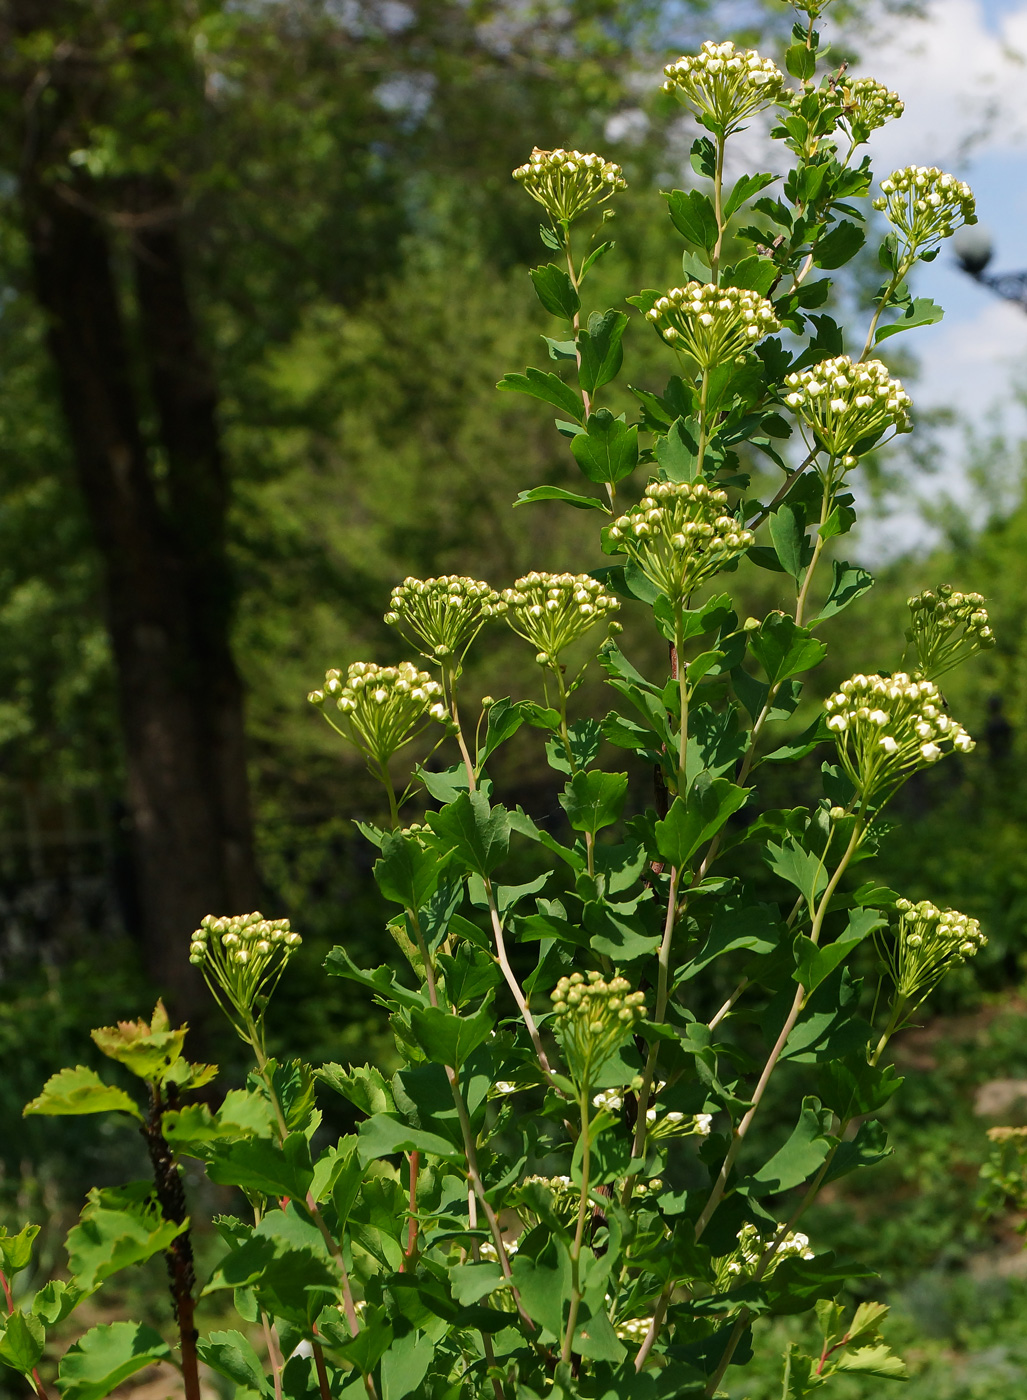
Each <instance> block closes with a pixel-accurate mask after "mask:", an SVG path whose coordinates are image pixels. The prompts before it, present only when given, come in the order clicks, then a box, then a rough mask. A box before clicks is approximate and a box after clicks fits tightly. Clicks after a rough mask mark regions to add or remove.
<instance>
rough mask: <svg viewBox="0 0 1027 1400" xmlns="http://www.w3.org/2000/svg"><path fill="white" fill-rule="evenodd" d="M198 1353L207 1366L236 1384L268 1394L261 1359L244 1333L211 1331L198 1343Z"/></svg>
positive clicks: (244, 1388)
mask: <svg viewBox="0 0 1027 1400" xmlns="http://www.w3.org/2000/svg"><path fill="white" fill-rule="evenodd" d="M196 1351H197V1354H198V1355H199V1358H200V1360H201V1361H202V1362H203V1364H204V1365H205V1366H209V1367H210V1369H211V1370H212V1371H216V1372H217V1374H218V1375H219V1376H224V1378H225V1379H226V1380H229V1381H231V1382H232V1383H233V1384H234V1385H237V1386H240V1387H241V1388H242V1389H243V1390H256V1391H257V1392H258V1393H260V1394H267V1393H268V1390H269V1388H270V1387H269V1385H268V1381H267V1378H266V1377H265V1375H264V1368H263V1366H262V1365H261V1362H260V1357H259V1356H258V1355H257V1353H256V1352H255V1351H254V1349H253V1347H252V1346H251V1345H250V1343H249V1342H248V1341H247V1340H246V1338H245V1337H244V1336H243V1334H242V1333H241V1332H210V1333H208V1335H207V1336H206V1337H201V1338H200V1340H199V1341H198V1342H197V1344H196Z"/></svg>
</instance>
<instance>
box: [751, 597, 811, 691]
mask: <svg viewBox="0 0 1027 1400" xmlns="http://www.w3.org/2000/svg"><path fill="white" fill-rule="evenodd" d="M748 640H749V650H750V651H751V652H752V654H753V656H754V657H755V658H756V660H757V661H758V662H759V664H760V666H761V667H762V668H763V672H764V674H765V675H766V678H767V681H768V683H769V684H771V685H776V684H777V683H778V682H779V681H783V680H787V679H788V677H789V676H796V675H799V674H801V672H803V671H808V670H810V669H811V668H812V667H814V666H819V665H820V663H821V661H823V659H824V657H825V655H826V654H827V647H826V646H825V644H824V643H823V642H821V641H819V640H818V639H817V638H816V637H814V636H813V634H812V633H811V632H810V631H809V629H808V628H806V627H799V626H797V625H796V624H795V622H793V621H792V619H791V618H790V617H788V616H787V615H786V614H785V613H782V612H772V613H768V614H767V616H766V617H765V618H764V619H763V621H762V622H761V623H760V625H759V627H758V628H756V630H755V631H754V632H750V633H749V634H748Z"/></svg>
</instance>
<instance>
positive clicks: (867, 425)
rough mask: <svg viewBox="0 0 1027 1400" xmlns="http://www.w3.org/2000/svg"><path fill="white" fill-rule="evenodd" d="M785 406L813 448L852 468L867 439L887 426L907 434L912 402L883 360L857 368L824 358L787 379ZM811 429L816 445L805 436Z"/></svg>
mask: <svg viewBox="0 0 1027 1400" xmlns="http://www.w3.org/2000/svg"><path fill="white" fill-rule="evenodd" d="M785 388H786V389H787V393H786V394H785V403H786V404H787V405H788V407H789V408H790V409H793V410H794V412H795V414H796V416H797V417H798V419H799V421H800V423H801V424H802V427H803V436H804V437H805V438H806V442H807V444H808V446H809V447H810V448H813V447H815V446H817V445H819V446H821V447H823V448H825V449H826V451H828V452H829V453H830V454H831V457H832V458H835V459H840V460H841V463H842V466H845V467H853V466H855V465H856V458H855V457H854V456H852V455H851V454H852V452H853V450H854V448H856V447H857V445H858V444H859V443H860V442H862V441H863V439H864V438H875V439H876V438H877V437H879V436H880V434H881V433H883V432H884V431H885V430H886V429H888V428H893V429H894V430H895V432H896V433H906V432H909V430H910V427H911V424H910V421H909V412H908V410H909V406H910V403H911V402H912V401H911V399H910V397H909V395H908V394H907V393H906V391H905V389H903V387H902V385H901V384H900V383H899V381H898V380H897V379H892V377H891V375H890V374H889V373H888V371H887V369H886V368H885V366H884V365H883V364H882V363H881V361H880V360H867V361H866V362H865V363H861V364H854V363H853V362H852V360H850V359H849V357H848V355H838V356H836V357H835V358H834V359H831V360H821V362H820V363H819V364H818V365H814V366H813V368H812V369H804V370H800V371H799V372H797V373H795V374H789V375H788V376H787V378H786V379H785ZM807 429H808V430H809V432H810V433H811V434H812V436H813V441H810V438H809V437H808V436H807Z"/></svg>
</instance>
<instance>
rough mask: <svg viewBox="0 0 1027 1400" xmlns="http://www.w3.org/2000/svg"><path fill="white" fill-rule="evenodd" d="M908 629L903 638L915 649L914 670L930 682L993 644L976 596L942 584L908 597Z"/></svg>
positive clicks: (985, 617) (985, 611)
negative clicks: (915, 661)
mask: <svg viewBox="0 0 1027 1400" xmlns="http://www.w3.org/2000/svg"><path fill="white" fill-rule="evenodd" d="M906 606H907V607H908V608H909V613H910V622H911V626H910V628H909V631H908V632H907V633H906V636H907V638H908V639H909V641H910V642H912V643H913V645H914V647H915V648H916V655H917V661H918V662H919V666H918V670H919V672H920V674H921V675H924V676H927V677H928V678H929V679H930V680H937V678H938V677H939V676H942V675H944V674H945V672H946V671H951V670H952V668H953V666H958V665H960V663H961V662H963V661H966V660H967V659H968V658H969V657H971V656H973V654H974V653H975V652H977V651H983V650H985V649H986V648H988V647H993V646H994V645H995V634H994V632H993V631H992V630H991V627H990V626H989V625H988V613H987V609H986V608H985V606H984V598H983V597H982V596H981V594H980V593H957V592H956V591H955V589H953V587H952V585H951V584H948V583H943V584H942V585H941V587H940V588H939V589H937V591H935V590H933V589H930V588H925V589H924V591H923V592H922V593H918V594H917V595H916V597H915V598H908V599H907V600H906Z"/></svg>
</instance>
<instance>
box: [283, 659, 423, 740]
mask: <svg viewBox="0 0 1027 1400" xmlns="http://www.w3.org/2000/svg"><path fill="white" fill-rule="evenodd" d="M307 699H308V700H309V701H310V703H311V704H312V705H317V706H318V707H319V708H320V707H321V706H323V705H324V704H326V702H327V701H328V700H329V699H333V700H334V701H335V703H336V705H337V707H338V709H339V711H340V712H341V714H342V716H343V721H344V723H345V725H346V733H347V737H348V738H349V739H351V740H352V741H353V743H354V744H356V745H357V747H358V748H362V749H364V750H365V752H366V753H368V754H370V756H371V757H372V758H373V759H374V760H375V761H376V762H377V763H379V764H385V763H387V762H388V761H389V759H390V758H391V757H392V755H393V754H394V753H395V752H396V751H397V749H401V748H402V747H403V745H404V744H406V743H408V742H409V740H410V739H412V738H413V737H414V732H415V730H416V729H417V727H418V725H419V724H421V723H422V721H424V720H425V719H437V720H439V721H440V722H445V720H446V707H445V705H444V704H443V703H442V700H443V696H442V686H441V685H439V683H438V681H436V680H432V678H431V676H429V674H428V672H427V671H419V670H418V669H417V667H416V666H414V665H412V664H411V663H410V662H409V661H401V662H400V663H399V665H398V666H377V665H375V663H374V662H373V661H354V662H353V664H352V665H351V666H350V668H349V670H348V671H347V672H346V678H345V680H343V678H342V673H341V672H340V671H336V670H332V671H329V672H328V673H327V674H326V675H325V683H324V689H323V690H314V691H311V693H310V694H309V695H308V696H307Z"/></svg>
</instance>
